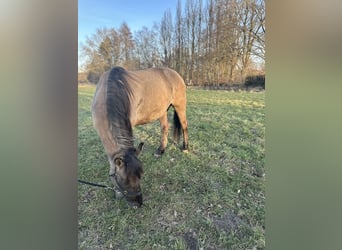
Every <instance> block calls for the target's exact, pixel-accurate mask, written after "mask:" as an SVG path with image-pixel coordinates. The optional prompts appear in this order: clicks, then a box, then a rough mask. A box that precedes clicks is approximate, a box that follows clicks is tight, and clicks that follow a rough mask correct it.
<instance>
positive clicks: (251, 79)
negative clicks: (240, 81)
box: [245, 75, 265, 89]
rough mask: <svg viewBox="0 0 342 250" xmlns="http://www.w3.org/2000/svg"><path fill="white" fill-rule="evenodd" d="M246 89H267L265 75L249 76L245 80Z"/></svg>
mask: <svg viewBox="0 0 342 250" xmlns="http://www.w3.org/2000/svg"><path fill="white" fill-rule="evenodd" d="M245 87H246V89H251V88H262V89H265V75H254V76H247V77H246V80H245Z"/></svg>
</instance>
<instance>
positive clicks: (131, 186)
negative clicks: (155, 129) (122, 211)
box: [109, 143, 144, 207]
mask: <svg viewBox="0 0 342 250" xmlns="http://www.w3.org/2000/svg"><path fill="white" fill-rule="evenodd" d="M142 148H143V143H140V144H139V146H138V147H137V148H128V149H124V150H120V151H119V152H117V153H115V154H114V155H113V156H112V157H111V159H110V165H111V167H110V171H109V175H110V177H111V181H112V183H113V185H114V186H115V187H116V189H117V190H118V191H119V192H120V193H122V194H123V196H124V197H125V198H126V200H127V202H128V204H129V205H130V206H131V207H140V206H141V205H142V204H143V196H142V192H141V187H140V180H141V177H142V175H143V173H144V172H143V164H142V163H141V161H140V160H139V159H138V155H139V154H140V152H141V150H142Z"/></svg>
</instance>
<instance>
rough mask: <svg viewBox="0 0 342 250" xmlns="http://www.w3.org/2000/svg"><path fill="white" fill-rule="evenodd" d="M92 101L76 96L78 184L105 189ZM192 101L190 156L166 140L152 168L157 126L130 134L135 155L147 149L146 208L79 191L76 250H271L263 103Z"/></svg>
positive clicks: (199, 97)
mask: <svg viewBox="0 0 342 250" xmlns="http://www.w3.org/2000/svg"><path fill="white" fill-rule="evenodd" d="M94 91H95V87H94V86H92V85H80V86H79V107H78V109H79V110H78V115H79V117H78V119H79V129H78V138H79V141H78V154H79V178H80V179H84V180H88V181H94V182H97V183H103V184H107V185H108V184H110V181H109V177H108V171H109V165H108V160H107V157H106V155H105V153H104V150H103V146H102V144H101V141H100V139H99V137H98V135H97V134H96V131H95V130H94V128H93V124H92V120H91V113H90V105H91V100H92V97H93V93H94ZM187 91H188V92H187V97H188V101H187V105H188V106H187V118H188V126H189V149H190V153H189V154H184V153H182V152H181V150H180V146H181V143H180V144H179V145H174V144H173V143H172V140H171V133H170V135H169V139H170V140H169V144H168V147H167V149H166V151H165V153H164V155H163V156H162V157H161V158H156V157H154V156H153V153H154V151H155V149H156V148H157V147H158V145H159V137H160V127H159V124H158V122H154V123H151V124H147V125H144V126H138V127H136V128H134V136H135V142H136V145H137V144H138V143H139V142H141V141H143V142H145V147H144V151H143V152H142V154H141V156H140V159H141V161H142V162H143V164H144V171H145V174H144V176H143V179H142V190H143V195H144V200H145V203H144V206H143V207H142V208H140V209H137V210H135V209H131V208H129V207H128V205H127V204H126V201H125V200H124V199H120V200H115V199H114V195H113V193H112V192H111V191H110V190H104V189H101V188H95V187H91V186H87V185H81V184H80V185H79V187H78V215H79V240H78V244H79V249H264V248H265V100H264V98H265V94H264V92H260V93H252V92H250V93H249V92H228V91H208V90H194V89H188V90H187ZM171 115H172V112H170V111H169V121H171ZM170 132H171V131H170Z"/></svg>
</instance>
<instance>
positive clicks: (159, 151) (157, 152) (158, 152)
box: [154, 148, 164, 157]
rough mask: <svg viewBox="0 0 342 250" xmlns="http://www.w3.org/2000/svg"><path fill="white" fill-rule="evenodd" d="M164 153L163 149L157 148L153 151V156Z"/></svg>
mask: <svg viewBox="0 0 342 250" xmlns="http://www.w3.org/2000/svg"><path fill="white" fill-rule="evenodd" d="M163 153H164V150H160V149H159V148H158V149H157V150H156V152H155V153H154V156H156V157H160V156H162V155H163Z"/></svg>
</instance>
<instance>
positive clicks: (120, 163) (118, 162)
mask: <svg viewBox="0 0 342 250" xmlns="http://www.w3.org/2000/svg"><path fill="white" fill-rule="evenodd" d="M114 163H115V165H116V166H118V167H119V168H122V167H123V165H124V162H123V160H122V159H121V158H115V160H114Z"/></svg>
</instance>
